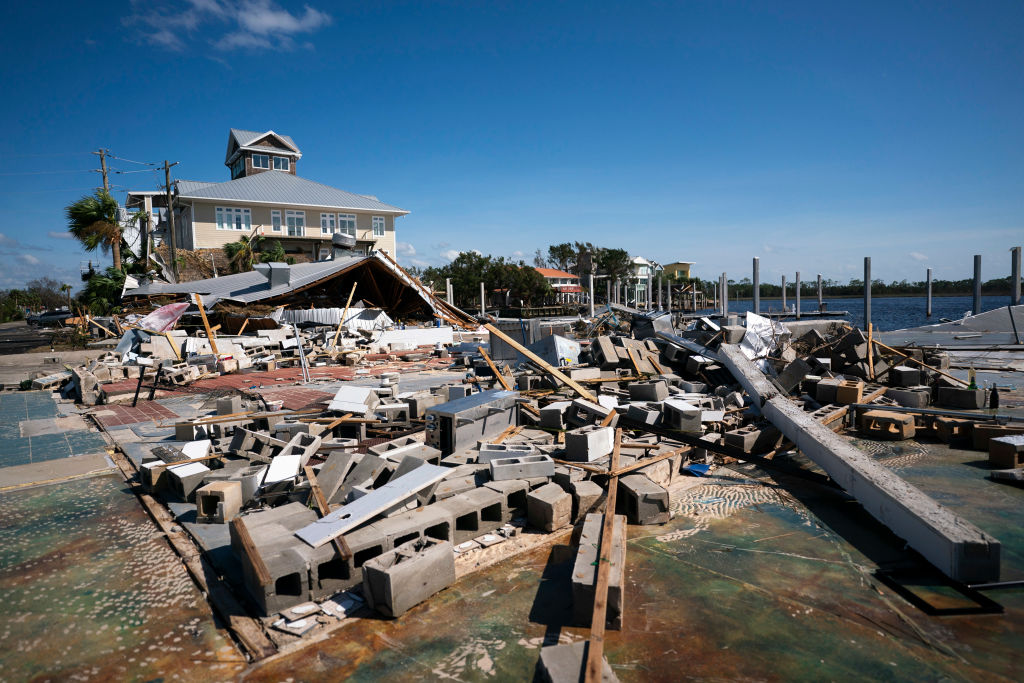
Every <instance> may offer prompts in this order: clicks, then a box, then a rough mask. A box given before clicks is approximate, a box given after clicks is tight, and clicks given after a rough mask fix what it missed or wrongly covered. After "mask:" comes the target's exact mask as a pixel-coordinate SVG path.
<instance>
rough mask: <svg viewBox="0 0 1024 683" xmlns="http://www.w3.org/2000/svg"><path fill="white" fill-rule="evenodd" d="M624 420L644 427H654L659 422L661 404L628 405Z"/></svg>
mask: <svg viewBox="0 0 1024 683" xmlns="http://www.w3.org/2000/svg"><path fill="white" fill-rule="evenodd" d="M626 419H627V420H630V421H633V422H639V423H641V424H645V425H656V424H658V423H659V422H661V404H660V403H630V404H629V408H628V409H627V410H626Z"/></svg>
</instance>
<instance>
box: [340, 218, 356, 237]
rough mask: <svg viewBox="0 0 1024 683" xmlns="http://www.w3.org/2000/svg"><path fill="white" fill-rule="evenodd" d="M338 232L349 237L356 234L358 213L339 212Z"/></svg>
mask: <svg viewBox="0 0 1024 683" xmlns="http://www.w3.org/2000/svg"><path fill="white" fill-rule="evenodd" d="M338 232H340V233H341V234H342V235H348V236H349V237H355V236H356V215H355V214H354V213H339V214H338Z"/></svg>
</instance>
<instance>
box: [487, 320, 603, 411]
mask: <svg viewBox="0 0 1024 683" xmlns="http://www.w3.org/2000/svg"><path fill="white" fill-rule="evenodd" d="M484 329H486V330H487V331H488V332H490V333H491V334H493V335H495V336H496V337H498V339H501V340H502V341H504V342H505V343H506V344H508V345H509V346H511V347H512V348H513V349H515V350H516V351H518V352H519V353H521V354H523V355H524V356H526V357H527V358H528V359H529V360H530V361H531V362H533V363H535V364H536V365H538V366H539V367H540V368H542V369H543V370H544V371H545V372H547V373H548V374H549V375H551V376H552V377H554V378H555V379H557V380H558V381H560V382H561V383H562V384H565V385H567V386H569V387H570V388H572V390H573V391H575V392H576V393H577V394H579V395H580V396H582V397H583V398H585V399H587V400H588V401H592V402H593V403H597V397H596V396H594V395H593V394H592V393H590V391H588V390H587V389H586V387H584V386H583V385H582V384H580V383H579V382H577V381H576V380H574V379H572V378H570V377H569V376H567V375H566V374H564V373H563V372H562V371H561V370H559V369H558V368H556V367H555V366H553V365H551V363H548V362H547V361H546V360H544V359H543V358H541V357H540V356H538V355H537V354H535V353H534V352H533V351H531V350H530V349H528V348H526V347H525V346H523V345H522V344H520V343H519V342H517V341H516V340H515V339H513V338H512V337H510V336H508V335H507V334H505V333H504V332H502V331H501V330H499V329H498V328H497V327H495V326H494V325H491V324H490V323H487V324H486V325H484Z"/></svg>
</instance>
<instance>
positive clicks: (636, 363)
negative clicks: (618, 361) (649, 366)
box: [626, 346, 644, 375]
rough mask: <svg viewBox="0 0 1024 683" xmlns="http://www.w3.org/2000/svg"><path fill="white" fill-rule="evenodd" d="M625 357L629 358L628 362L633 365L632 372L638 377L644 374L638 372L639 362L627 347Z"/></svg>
mask: <svg viewBox="0 0 1024 683" xmlns="http://www.w3.org/2000/svg"><path fill="white" fill-rule="evenodd" d="M626 355H627V356H629V362H630V363H632V364H633V371H634V372H636V374H638V375H643V374H644V373H642V372H640V361H639V360H637V357H636V353H634V352H633V349H631V348H629V347H628V346H627V347H626Z"/></svg>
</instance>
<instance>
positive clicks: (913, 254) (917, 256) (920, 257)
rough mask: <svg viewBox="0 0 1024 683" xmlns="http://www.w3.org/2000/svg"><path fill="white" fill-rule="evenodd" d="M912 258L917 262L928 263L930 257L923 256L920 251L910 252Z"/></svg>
mask: <svg viewBox="0 0 1024 683" xmlns="http://www.w3.org/2000/svg"><path fill="white" fill-rule="evenodd" d="M910 258H912V259H914V260H915V261H927V260H928V257H927V256H925V255H924V254H922V253H921V252H919V251H912V252H910Z"/></svg>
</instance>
